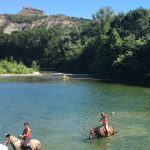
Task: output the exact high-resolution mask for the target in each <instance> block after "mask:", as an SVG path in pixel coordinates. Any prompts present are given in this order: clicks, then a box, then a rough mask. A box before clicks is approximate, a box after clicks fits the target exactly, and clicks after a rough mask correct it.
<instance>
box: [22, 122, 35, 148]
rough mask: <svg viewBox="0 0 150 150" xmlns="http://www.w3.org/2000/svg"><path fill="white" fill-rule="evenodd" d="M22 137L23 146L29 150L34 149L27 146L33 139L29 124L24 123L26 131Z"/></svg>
mask: <svg viewBox="0 0 150 150" xmlns="http://www.w3.org/2000/svg"><path fill="white" fill-rule="evenodd" d="M20 137H21V138H22V139H23V146H24V147H25V148H27V149H32V148H31V147H30V146H29V145H27V144H28V143H29V141H30V138H31V130H30V127H29V123H28V122H24V130H23V133H22V135H20Z"/></svg>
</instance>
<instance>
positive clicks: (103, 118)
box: [99, 112, 113, 136]
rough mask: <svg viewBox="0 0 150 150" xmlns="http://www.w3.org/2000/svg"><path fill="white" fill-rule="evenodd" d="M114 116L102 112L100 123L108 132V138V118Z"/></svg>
mask: <svg viewBox="0 0 150 150" xmlns="http://www.w3.org/2000/svg"><path fill="white" fill-rule="evenodd" d="M111 115H113V114H110V115H107V114H105V113H104V112H101V119H100V121H99V122H100V123H101V125H102V126H104V128H105V130H106V136H108V119H107V118H108V116H111Z"/></svg>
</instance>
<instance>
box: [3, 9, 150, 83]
mask: <svg viewBox="0 0 150 150" xmlns="http://www.w3.org/2000/svg"><path fill="white" fill-rule="evenodd" d="M15 19H16V18H15ZM17 19H18V18H17ZM30 19H31V18H30ZM34 19H35V18H34ZM18 21H19V20H18ZM11 57H13V59H14V60H15V61H17V62H20V61H22V62H23V63H24V64H25V65H27V66H31V65H32V62H33V61H34V62H36V63H37V64H38V66H40V68H41V69H48V70H56V71H63V72H72V73H89V74H94V75H96V76H97V77H98V78H105V79H117V80H144V81H148V80H150V10H148V9H144V8H139V9H136V10H131V11H129V12H127V13H123V12H121V13H118V14H115V13H114V12H113V10H112V9H111V8H109V7H105V8H102V9H100V10H99V11H97V12H96V13H95V14H93V16H92V19H91V20H87V21H83V22H82V23H81V24H80V25H79V26H76V27H74V28H68V27H61V26H59V25H58V26H55V27H53V28H50V29H45V28H38V29H31V30H25V31H22V32H13V33H12V34H10V35H8V34H5V33H3V30H2V29H1V30H0V59H6V58H7V59H9V58H11Z"/></svg>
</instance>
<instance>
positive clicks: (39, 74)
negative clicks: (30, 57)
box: [0, 72, 43, 77]
mask: <svg viewBox="0 0 150 150" xmlns="http://www.w3.org/2000/svg"><path fill="white" fill-rule="evenodd" d="M42 75H43V74H42V73H40V72H34V73H32V74H1V75H0V76H2V77H3V76H4V77H6V76H7V77H9V76H42Z"/></svg>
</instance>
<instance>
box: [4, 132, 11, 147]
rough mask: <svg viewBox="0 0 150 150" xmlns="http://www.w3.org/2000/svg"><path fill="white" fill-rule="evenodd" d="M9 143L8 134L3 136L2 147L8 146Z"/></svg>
mask: <svg viewBox="0 0 150 150" xmlns="http://www.w3.org/2000/svg"><path fill="white" fill-rule="evenodd" d="M9 143H10V134H7V133H6V134H5V137H4V145H6V146H7V145H8V144H9Z"/></svg>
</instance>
